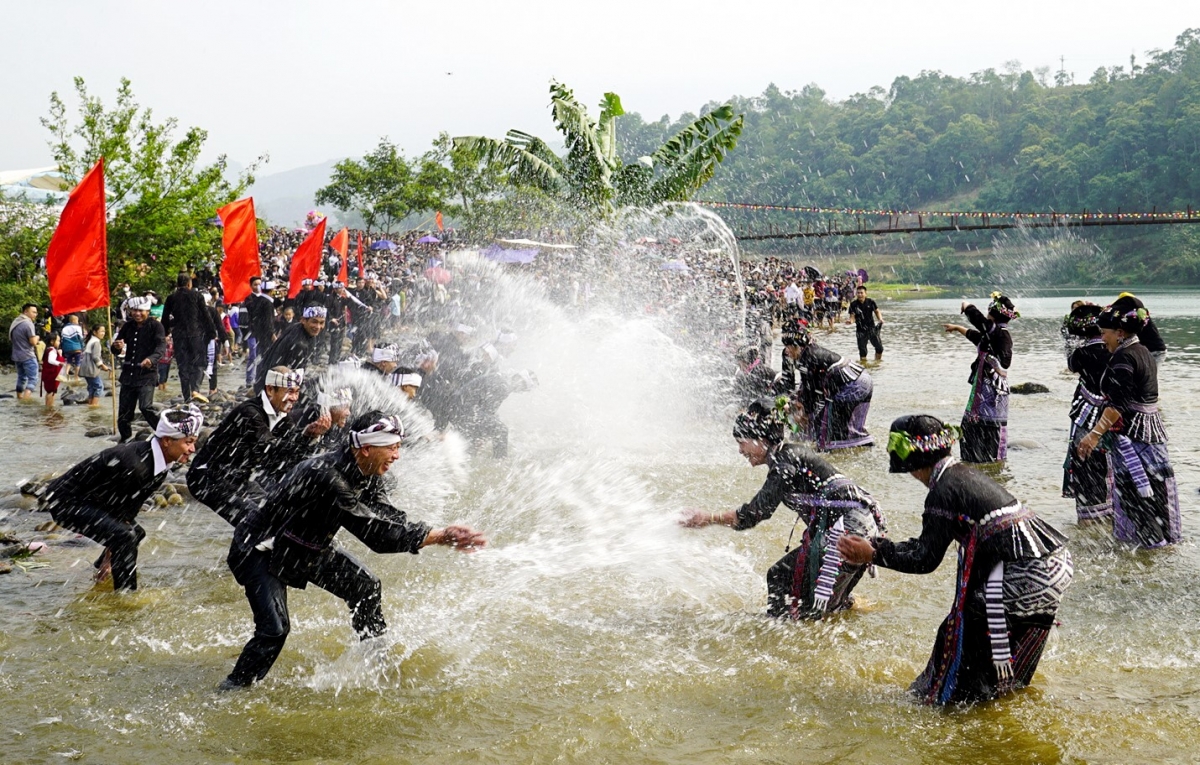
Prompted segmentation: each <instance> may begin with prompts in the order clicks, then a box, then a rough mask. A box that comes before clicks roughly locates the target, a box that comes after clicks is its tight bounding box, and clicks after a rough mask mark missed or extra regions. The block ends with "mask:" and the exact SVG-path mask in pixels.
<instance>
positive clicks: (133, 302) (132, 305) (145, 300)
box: [125, 297, 154, 311]
mask: <svg viewBox="0 0 1200 765" xmlns="http://www.w3.org/2000/svg"><path fill="white" fill-rule="evenodd" d="M152 305H154V298H149V297H131V298H129V299H128V300H126V301H125V306H126V307H127V308H128V309H129V310H131V311H149V310H150V307H151V306H152Z"/></svg>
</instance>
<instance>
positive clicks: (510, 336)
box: [496, 331, 517, 345]
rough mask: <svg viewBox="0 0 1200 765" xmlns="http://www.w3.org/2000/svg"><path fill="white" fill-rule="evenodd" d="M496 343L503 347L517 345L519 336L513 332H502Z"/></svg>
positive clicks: (497, 336)
mask: <svg viewBox="0 0 1200 765" xmlns="http://www.w3.org/2000/svg"><path fill="white" fill-rule="evenodd" d="M496 342H497V343H500V344H502V345H504V344H511V343H515V342H517V336H516V334H515V333H512V332H504V331H501V332H500V334H498V335H496Z"/></svg>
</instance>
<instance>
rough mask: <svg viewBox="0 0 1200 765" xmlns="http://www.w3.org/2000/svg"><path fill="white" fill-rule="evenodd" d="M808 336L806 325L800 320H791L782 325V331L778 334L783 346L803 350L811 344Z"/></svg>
mask: <svg viewBox="0 0 1200 765" xmlns="http://www.w3.org/2000/svg"><path fill="white" fill-rule="evenodd" d="M811 340H812V339H811V338H810V337H809V335H808V324H807V323H806V322H805V321H803V320H802V319H792V320H791V321H789V322H787V323H786V324H784V325H783V330H782V332H781V334H780V342H782V343H783V344H784V345H792V346H798V347H801V348H803V347H804V346H806V345H808V344H809V342H811Z"/></svg>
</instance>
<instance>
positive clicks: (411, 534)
mask: <svg viewBox="0 0 1200 765" xmlns="http://www.w3.org/2000/svg"><path fill="white" fill-rule="evenodd" d="M361 504H362V505H364V506H365V507H360V508H359V509H358V510H356V511H354V512H349V513H343V521H342V526H343V527H344V528H345V529H346V530H347V531H349V532H350V533H351V534H353V535H354V536H356V537H358V538H359V539H360V540H362V542H363V544H365V545H366V546H367V547H370V548H371V550H373V551H374V552H377V553H397V552H409V553H414V554H415V553H417V552H418V551H420V549H421V543H422V542H424V541H425V537H427V536H428V535H429V530H430V527H429V526H428V525H427V524H424V523H420V522H417V521H411V522H410V521H409V520H408V518H407V516H405V514H404V511H402V510H399V509H397V508H395V507H392V506H391V505H389V504H387V503H386V502H383V501H382V500H374V501H372V500H368V501H366V502H362V503H361ZM364 511H365V512H364Z"/></svg>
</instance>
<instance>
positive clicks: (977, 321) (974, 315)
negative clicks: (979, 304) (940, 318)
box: [963, 303, 988, 332]
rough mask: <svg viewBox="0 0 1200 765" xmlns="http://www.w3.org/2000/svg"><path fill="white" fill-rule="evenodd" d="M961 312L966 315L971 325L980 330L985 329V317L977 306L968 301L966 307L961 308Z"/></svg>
mask: <svg viewBox="0 0 1200 765" xmlns="http://www.w3.org/2000/svg"><path fill="white" fill-rule="evenodd" d="M963 314H965V315H966V317H967V321H969V322H971V326H972V327H974V328H975V329H977V330H979V331H980V332H986V331H987V321H988V320H987V317H986V316H984V315H983V311H980V310H979V309H978V308H976V307H975V306H973V305H971V304H969V303H968V304H967V307H966V308H964V309H963Z"/></svg>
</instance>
